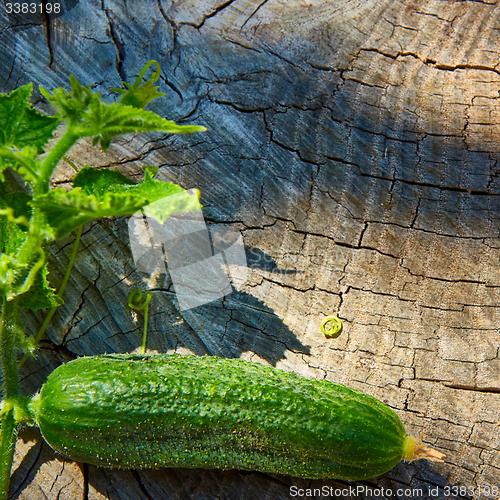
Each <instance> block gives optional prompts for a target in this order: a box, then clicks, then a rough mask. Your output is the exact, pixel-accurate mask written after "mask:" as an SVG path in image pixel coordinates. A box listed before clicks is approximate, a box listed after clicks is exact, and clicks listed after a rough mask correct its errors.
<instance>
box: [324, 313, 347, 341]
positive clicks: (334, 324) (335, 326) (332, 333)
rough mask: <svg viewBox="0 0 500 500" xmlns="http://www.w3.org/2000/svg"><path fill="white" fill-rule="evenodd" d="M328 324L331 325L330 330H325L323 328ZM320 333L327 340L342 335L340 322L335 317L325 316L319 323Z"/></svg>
mask: <svg viewBox="0 0 500 500" xmlns="http://www.w3.org/2000/svg"><path fill="white" fill-rule="evenodd" d="M328 323H331V326H330V328H329V329H328V330H327V329H326V328H325V327H326V325H327V324H328ZM320 328H321V333H323V335H324V336H325V337H328V338H333V339H335V338H337V337H338V336H339V335H340V334H341V333H342V321H340V319H339V318H337V316H327V317H326V318H325V319H324V320H323V321H322V322H321V327H320Z"/></svg>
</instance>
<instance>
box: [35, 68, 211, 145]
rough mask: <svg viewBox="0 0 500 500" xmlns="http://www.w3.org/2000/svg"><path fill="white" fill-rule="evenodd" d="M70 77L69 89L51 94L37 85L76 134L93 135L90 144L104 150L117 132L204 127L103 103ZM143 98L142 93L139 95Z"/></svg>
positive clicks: (188, 130)
mask: <svg viewBox="0 0 500 500" xmlns="http://www.w3.org/2000/svg"><path fill="white" fill-rule="evenodd" d="M70 81H71V88H72V90H71V91H70V92H68V91H66V90H65V89H63V88H58V89H54V91H53V92H52V94H50V93H49V92H47V91H46V90H45V89H44V88H43V87H40V91H41V92H42V94H43V95H44V96H45V97H46V98H47V99H48V100H49V101H50V102H51V103H53V104H54V105H55V106H56V108H57V109H58V115H59V116H60V117H61V118H67V119H68V121H69V123H70V124H72V126H74V133H75V134H76V135H77V136H78V137H93V145H95V144H97V143H100V145H101V148H102V149H103V150H104V151H106V150H107V149H108V147H109V144H110V142H111V140H112V139H113V138H114V137H116V136H118V135H124V134H129V133H142V132H166V133H171V134H174V133H180V134H190V133H192V132H201V131H204V130H206V128H205V127H200V126H198V125H177V124H176V123H174V122H173V121H169V120H165V118H162V117H160V116H158V115H157V114H155V113H153V112H152V111H146V110H144V109H142V108H138V107H135V106H132V105H124V104H122V103H113V104H106V103H105V102H104V101H103V100H102V99H101V96H100V95H99V94H97V93H95V92H92V90H91V89H90V87H88V86H87V87H83V86H82V85H80V83H79V82H78V80H77V79H76V78H75V77H74V76H73V75H71V76H70ZM144 98H145V96H144V95H143V96H142V97H141V99H144ZM131 99H132V98H131Z"/></svg>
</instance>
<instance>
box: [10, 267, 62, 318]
mask: <svg viewBox="0 0 500 500" xmlns="http://www.w3.org/2000/svg"><path fill="white" fill-rule="evenodd" d="M47 274H48V270H47V264H45V265H44V266H43V267H42V269H41V270H40V271H38V274H37V275H36V277H35V280H34V282H33V284H32V285H31V288H30V289H29V290H28V291H27V292H26V293H23V294H22V295H20V296H19V306H20V307H27V308H29V309H31V310H33V311H36V310H38V309H47V308H49V307H55V306H60V305H61V304H63V303H64V301H63V300H62V299H61V298H60V297H59V296H58V295H57V294H56V291H55V290H54V288H52V287H51V286H50V284H49V282H48V280H47Z"/></svg>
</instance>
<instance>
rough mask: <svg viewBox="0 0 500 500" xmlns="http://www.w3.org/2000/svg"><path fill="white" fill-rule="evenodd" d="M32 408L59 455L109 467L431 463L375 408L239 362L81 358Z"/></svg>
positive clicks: (340, 389) (335, 473) (325, 386)
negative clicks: (420, 459)
mask: <svg viewBox="0 0 500 500" xmlns="http://www.w3.org/2000/svg"><path fill="white" fill-rule="evenodd" d="M29 408H30V411H31V413H32V416H33V418H34V420H35V421H36V424H37V425H38V427H39V428H40V430H41V433H42V435H43V437H44V439H45V440H46V441H47V443H48V444H49V445H50V446H51V447H52V448H53V449H54V450H55V451H57V452H59V453H61V454H62V455H65V456H67V457H69V458H71V459H73V460H76V461H80V462H87V463H90V464H94V465H98V466H106V467H119V468H158V467H202V468H219V469H244V470H258V471H263V472H271V473H280V474H288V475H292V476H297V477H305V478H311V479H313V478H338V479H348V480H360V479H368V478H372V477H375V476H378V475H380V474H383V473H384V472H386V471H388V470H390V469H391V468H392V467H394V466H395V465H396V464H397V463H398V462H399V461H400V460H402V459H413V458H421V457H422V456H425V457H426V458H432V457H430V456H429V455H428V454H427V455H425V454H424V455H422V447H418V445H417V443H416V441H415V440H414V439H413V438H411V437H408V436H406V432H405V429H404V426H403V424H402V422H401V420H400V419H399V417H398V416H397V415H396V413H395V412H394V411H393V410H391V409H390V408H389V407H388V406H386V405H385V404H383V403H381V402H380V401H378V400H377V399H375V398H373V397H371V396H368V395H366V394H363V393H361V392H359V391H356V390H354V389H350V388H348V387H346V386H343V385H340V384H333V383H330V382H328V381H324V380H313V379H308V378H304V377H301V376H299V375H297V374H294V373H288V372H284V371H281V370H277V369H274V368H271V367H269V366H265V365H262V364H257V363H249V362H246V361H242V360H236V359H231V360H229V359H222V358H215V357H209V356H205V357H196V356H182V355H130V354H128V355H106V356H96V357H83V358H79V359H76V360H74V361H71V362H69V363H66V364H64V365H62V366H60V367H58V368H57V369H56V370H54V371H53V372H52V373H51V374H50V376H49V377H48V379H47V381H46V382H45V384H44V385H43V387H42V388H41V390H40V392H39V393H38V394H36V395H35V396H34V397H33V398H32V400H31V402H30V404H29ZM419 453H420V455H419ZM436 453H437V452H436ZM434 459H436V455H434Z"/></svg>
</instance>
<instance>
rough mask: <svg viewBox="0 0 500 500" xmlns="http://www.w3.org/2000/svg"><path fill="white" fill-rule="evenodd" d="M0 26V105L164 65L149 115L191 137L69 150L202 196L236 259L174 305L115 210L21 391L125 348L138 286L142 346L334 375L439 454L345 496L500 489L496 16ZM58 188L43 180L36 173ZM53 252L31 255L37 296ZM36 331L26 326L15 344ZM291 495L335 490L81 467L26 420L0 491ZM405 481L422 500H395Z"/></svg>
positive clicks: (115, 81) (191, 15) (62, 254)
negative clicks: (18, 89)
mask: <svg viewBox="0 0 500 500" xmlns="http://www.w3.org/2000/svg"><path fill="white" fill-rule="evenodd" d="M7 23H8V20H4V24H3V26H4V28H3V29H2V31H1V33H0V51H1V56H2V57H0V82H1V83H0V87H1V88H2V89H3V90H4V91H7V90H10V89H13V88H14V87H15V86H17V85H20V84H24V83H27V82H29V81H34V82H35V83H39V84H42V85H43V86H44V87H45V88H48V89H52V88H54V87H56V86H66V85H67V81H68V72H72V73H73V74H75V76H76V77H77V78H78V79H80V80H81V81H82V82H85V83H87V84H91V85H93V86H95V88H96V90H98V91H101V92H105V89H106V88H108V87H110V86H120V82H121V79H122V78H126V79H127V80H128V81H133V80H134V79H135V77H136V75H137V74H138V73H139V71H140V69H141V67H142V66H143V65H144V64H145V63H146V62H147V61H148V60H149V59H151V58H153V59H157V60H158V61H159V62H160V63H161V65H162V78H161V80H160V81H159V84H160V89H161V91H163V92H165V93H166V94H167V95H166V97H165V98H164V99H162V100H161V102H160V100H158V102H157V103H152V105H151V109H153V110H154V111H156V112H158V113H159V114H161V115H162V116H166V117H167V118H169V119H174V120H177V121H179V122H181V123H197V124H202V125H205V126H206V127H207V128H208V131H207V132H206V133H204V134H197V135H193V136H189V137H160V136H158V135H151V136H149V137H144V136H137V137H126V138H123V139H121V140H120V141H118V142H117V143H115V144H113V145H112V146H111V147H110V149H109V151H108V154H106V155H104V154H103V153H101V152H99V151H97V150H95V149H92V148H90V146H89V144H87V143H82V144H81V145H80V146H79V147H78V148H77V149H75V150H74V151H73V153H72V155H71V158H72V159H73V161H74V162H75V163H76V164H77V165H79V166H84V165H85V164H86V163H89V164H91V165H93V166H106V167H109V168H116V169H119V170H120V171H122V172H124V173H126V174H127V175H130V176H131V177H132V178H134V179H137V180H139V179H140V178H141V172H142V167H143V166H144V165H158V166H160V172H159V174H158V178H160V179H163V180H169V181H175V182H177V183H179V184H181V185H182V186H183V187H185V188H191V187H196V188H198V189H200V191H201V200H202V203H203V205H204V215H205V218H206V219H207V221H208V222H209V223H210V224H214V225H225V226H229V227H232V228H234V229H238V230H240V231H241V233H242V234H243V237H244V242H245V245H246V247H247V257H248V263H249V267H250V269H249V271H250V276H249V281H248V282H247V283H246V284H245V285H244V286H242V287H241V288H240V289H239V290H237V291H235V292H234V293H233V294H231V295H229V296H227V297H226V298H225V299H224V300H222V301H219V302H216V303H212V304H209V305H207V306H202V307H199V308H196V309H194V310H191V311H188V312H181V311H180V310H178V308H177V307H176V300H175V295H174V293H173V289H172V285H171V280H170V278H169V276H168V275H167V276H161V277H160V278H159V279H158V280H157V281H154V282H152V281H148V279H147V276H145V275H144V274H142V273H140V272H139V271H137V270H136V269H135V267H134V263H133V259H132V256H131V252H130V248H129V245H128V235H127V225H126V219H124V218H118V219H113V220H104V221H101V222H97V223H93V224H89V225H87V226H86V227H85V230H84V234H83V237H82V242H81V246H80V251H79V254H78V257H77V261H76V270H75V272H74V275H73V277H72V279H71V280H70V283H69V285H68V288H67V292H66V295H65V301H66V302H65V305H64V306H62V307H61V308H60V309H59V310H58V312H57V314H56V316H55V317H54V319H53V321H52V324H51V326H50V327H49V329H48V332H47V333H48V338H47V340H46V341H45V343H44V344H43V346H42V349H41V351H40V355H39V356H38V357H37V358H36V359H34V360H31V361H30V362H29V363H28V364H27V365H26V368H25V370H24V371H23V373H22V376H23V380H22V383H23V387H24V390H25V391H26V393H30V392H33V391H35V390H36V389H37V388H38V387H39V386H40V385H41V383H42V382H43V380H44V378H45V377H46V376H47V374H48V373H49V372H50V371H51V370H52V369H53V368H54V367H55V366H57V365H58V364H59V363H61V362H63V361H65V360H67V359H71V358H72V357H75V356H79V355H90V354H98V353H104V352H114V351H119V352H128V351H131V350H133V349H135V348H137V347H138V345H139V344H140V330H141V324H140V323H141V318H136V317H134V316H133V315H132V314H131V313H130V311H129V310H128V309H127V308H126V306H125V305H124V304H125V301H126V297H127V295H128V293H129V291H130V290H131V288H132V287H140V288H142V289H147V288H152V289H153V290H154V292H153V302H152V304H151V309H150V310H151V320H150V325H149V327H150V334H149V347H150V348H151V349H152V350H157V351H160V352H165V351H174V350H175V351H178V352H192V353H196V354H200V355H201V354H206V353H212V354H216V355H220V356H227V357H243V358H245V359H250V360H255V361H262V362H267V363H270V364H273V365H275V366H277V367H279V368H282V369H285V370H293V371H295V372H298V373H302V374H304V375H306V376H312V377H319V378H327V379H328V380H332V381H336V382H342V383H345V384H347V385H349V386H352V387H355V388H357V389H360V390H362V391H364V392H367V393H370V394H372V395H374V396H376V397H378V398H379V399H381V400H383V401H385V402H387V404H389V405H390V406H391V407H393V408H394V409H395V410H396V411H397V412H398V414H399V415H400V416H401V418H402V420H403V421H404V423H405V425H406V426H407V429H408V431H409V432H410V433H413V434H416V435H422V437H423V439H424V441H426V442H427V443H429V444H431V445H433V446H435V447H437V448H438V449H439V450H441V451H443V452H444V453H446V460H445V463H443V464H438V465H435V464H429V463H426V462H425V461H420V462H416V463H411V464H400V465H398V466H397V467H396V468H395V469H394V470H393V471H391V472H389V473H388V474H386V475H384V476H383V477H381V478H378V479H375V480H373V481H369V482H366V483H363V484H364V485H365V486H366V485H370V486H375V485H378V486H379V487H385V488H392V489H393V492H394V494H393V495H392V496H390V498H401V499H403V498H437V497H436V496H432V495H430V493H429V489H430V488H435V487H436V486H438V487H439V488H440V490H439V498H442V497H443V496H444V493H443V492H444V491H445V490H443V488H444V487H445V486H447V485H448V486H449V485H462V486H465V487H467V488H469V489H470V490H469V491H468V492H467V494H465V495H461V497H465V498H477V497H478V488H479V486H486V485H491V486H496V487H498V488H500V481H499V479H498V478H499V477H500V453H499V451H498V449H499V447H500V441H499V440H500V437H499V436H500V434H499V423H498V415H499V414H500V402H499V397H500V396H499V393H500V380H499V368H500V366H499V340H500V335H499V324H500V294H499V292H500V271H499V269H500V267H499V263H500V241H499V228H500V216H499V214H500V166H499V163H498V160H499V158H500V150H499V146H498V145H499V144H500V120H499V118H500V103H499V88H500V69H499V60H500V39H499V37H500V5H498V2H497V1H494V0H484V1H480V0H470V1H458V0H450V1H446V0H444V1H443V0H439V1H438V0H414V1H397V0H378V1H377V0H339V1H335V2H333V1H332V2H325V1H319V0H305V1H300V0H289V1H285V0H264V1H257V2H256V1H249V0H226V1H222V0H203V1H194V0H184V1H182V0H179V1H166V0H158V1H153V0H145V1H142V2H121V1H118V0H110V1H102V2H98V1H96V0H90V1H88V2H83V1H82V2H80V3H79V5H77V6H76V7H75V8H74V9H72V10H71V11H70V12H69V13H68V14H66V15H64V16H62V17H60V18H58V19H56V20H54V21H53V22H50V23H48V24H47V23H45V24H41V25H39V26H30V27H17V28H15V27H12V26H8V25H7ZM39 106H40V107H42V108H43V107H44V103H43V102H42V101H40V103H39ZM70 179H71V172H70V171H69V170H65V169H61V171H59V172H58V175H57V177H56V178H55V180H54V182H55V183H56V184H57V185H59V186H69V184H68V183H69V181H70ZM71 241H72V239H71V237H68V238H65V239H64V240H62V241H60V242H58V243H57V244H56V245H54V246H53V247H52V256H51V277H52V281H53V283H54V285H58V284H59V282H60V280H61V279H62V274H63V272H64V268H65V266H66V264H67V261H68V255H69V253H70V249H71ZM332 313H334V314H335V313H337V314H338V315H339V317H340V318H342V320H343V322H344V331H343V333H342V335H341V336H340V337H339V338H337V339H331V340H327V339H325V338H324V337H323V336H322V335H321V333H320V330H319V325H320V323H321V320H322V319H323V317H324V316H325V315H329V314H332ZM42 318H43V314H36V315H34V314H27V315H26V316H25V321H26V324H27V326H28V328H29V329H30V331H33V332H34V331H36V329H37V327H38V325H39V324H40V322H41V320H42ZM291 485H296V486H300V487H315V488H321V487H322V486H324V485H327V486H333V487H347V486H348V485H346V484H340V483H338V482H335V481H312V482H309V481H304V480H297V479H296V478H287V477H281V476H276V477H274V476H270V475H263V474H243V473H240V472H235V471H227V472H222V471H203V470H185V469H170V470H160V471H116V470H105V469H97V468H94V467H87V466H80V465H78V464H74V463H73V462H71V461H68V460H65V459H63V458H62V457H60V456H58V455H55V454H54V453H53V452H52V451H51V450H50V449H49V448H48V447H47V445H45V444H43V442H42V440H41V437H40V435H39V434H37V432H36V431H35V430H29V429H27V430H23V431H22V432H20V438H19V442H18V448H17V453H16V465H15V470H14V474H13V480H12V498H15V499H30V500H34V499H39V498H49V499H55V498H71V499H72V498H75V499H76V498H85V499H89V500H90V499H92V500H94V499H104V498H109V499H113V500H114V499H129V498H130V499H137V498H147V499H155V500H156V499H160V498H161V499H163V498H171V499H188V498H189V499H215V498H218V499H228V500H229V499H231V500H232V499H254V498H268V499H284V498H290V490H289V487H290V486H291ZM406 488H418V489H422V495H419V494H418V493H413V494H409V493H408V492H406V493H405V492H404V491H402V492H401V494H399V493H397V490H398V489H402V490H404V489H406ZM498 496H500V494H499V495H497V496H494V495H489V496H488V495H485V496H482V497H481V498H498ZM459 497H460V496H459ZM315 498H318V499H319V498H328V497H327V496H325V495H324V494H323V493H321V494H319V495H315ZM345 498H349V496H347V497H345ZM359 498H369V495H367V494H361V495H359Z"/></svg>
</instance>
